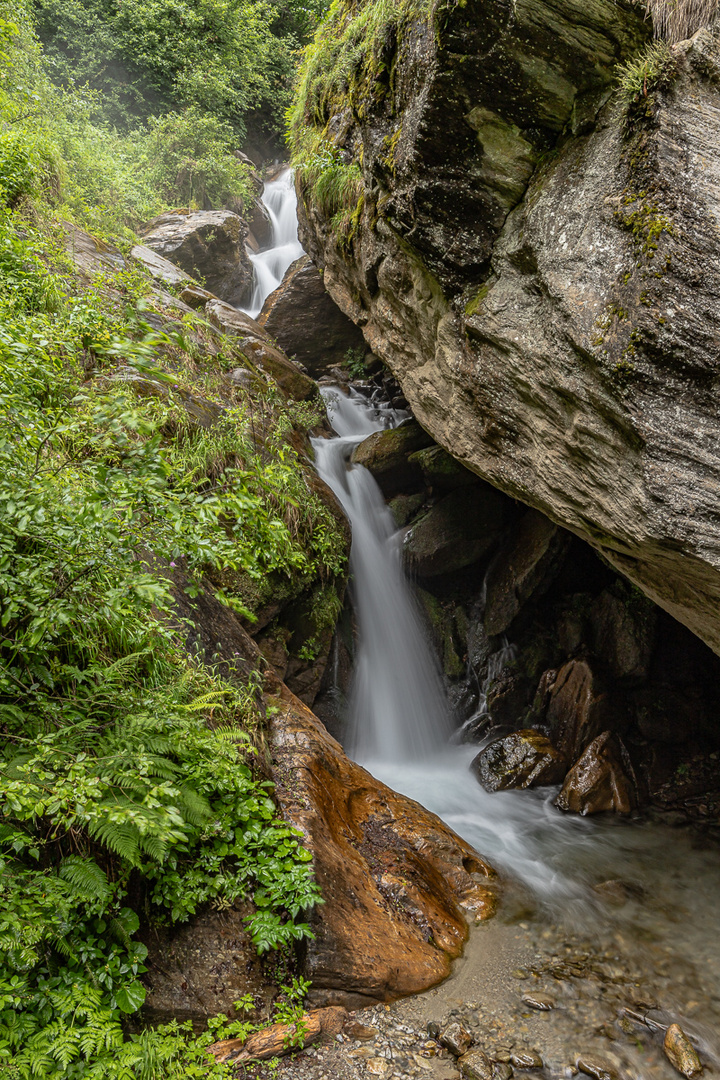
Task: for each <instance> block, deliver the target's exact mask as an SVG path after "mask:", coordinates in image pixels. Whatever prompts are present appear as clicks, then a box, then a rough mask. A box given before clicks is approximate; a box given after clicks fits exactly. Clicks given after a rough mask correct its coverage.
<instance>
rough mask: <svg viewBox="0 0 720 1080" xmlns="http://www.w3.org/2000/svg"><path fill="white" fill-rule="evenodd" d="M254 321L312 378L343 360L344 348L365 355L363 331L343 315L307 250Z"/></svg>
mask: <svg viewBox="0 0 720 1080" xmlns="http://www.w3.org/2000/svg"><path fill="white" fill-rule="evenodd" d="M258 322H259V323H260V325H261V326H263V327H264V329H265V330H266V331H267V333H268V334H269V335H270V337H271V338H272V339H273V340H274V341H275V342H276V343H277V344H278V346H279V347H280V348H281V349H282V350H283V351H284V352H286V353H287V354H288V356H292V357H294V358H295V359H296V360H298V361H299V362H300V363H301V364H304V365H305V367H306V368H307V370H308V372H309V373H310V374H311V375H313V376H314V377H315V378H319V377H320V376H321V375H323V374H325V373H326V372H327V371H328V369H329V368H330V367H332V366H333V364H340V363H342V362H343V361H344V359H345V357H346V355H347V353H348V350H352V352H353V354H359V355H360V356H363V355H364V353H365V350H366V346H365V341H364V339H363V336H362V333H361V331H360V330H359V329H358V328H357V326H355V324H354V323H353V322H351V321H350V319H348V317H347V315H344V314H343V312H342V311H341V310H340V308H339V307H338V306H337V304H336V303H335V301H334V300H333V299H332V297H331V296H330V294H329V293H328V292H327V290H326V288H325V285H324V283H323V278H322V274H321V273H320V272H319V270H318V269H317V267H316V266H315V264H314V263H313V262H312V260H311V259H310V257H309V256H308V255H303V256H302V258H300V259H297V260H296V261H295V262H294V263H293V264H292V266H290V267H289V269H288V270H287V272H286V274H285V277H284V278H283V280H282V283H281V284H280V285H279V286H278V287H277V289H275V291H274V292H272V293H270V295H269V296H268V297H267V299H266V300H265V303H264V305H263V309H262V311H261V312H260V314H259V316H258Z"/></svg>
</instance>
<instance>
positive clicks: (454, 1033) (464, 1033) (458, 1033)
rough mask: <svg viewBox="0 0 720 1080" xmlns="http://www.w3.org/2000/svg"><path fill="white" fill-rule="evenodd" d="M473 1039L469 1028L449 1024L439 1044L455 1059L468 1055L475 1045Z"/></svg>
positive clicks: (439, 1037)
mask: <svg viewBox="0 0 720 1080" xmlns="http://www.w3.org/2000/svg"><path fill="white" fill-rule="evenodd" d="M473 1041H474V1040H473V1037H472V1035H471V1034H470V1032H469V1031H468V1030H467V1028H464V1027H463V1026H462V1024H459V1023H457V1022H455V1023H453V1024H448V1025H447V1026H446V1027H444V1028H443V1029H442V1031H441V1032H440V1034H439V1036H438V1042H440V1043H441V1044H442V1046H444V1047H445V1048H446V1049H447V1050H449V1051H450V1053H451V1054H454V1055H455V1057H460V1056H461V1055H462V1054H466V1053H467V1052H468V1050H469V1049H470V1047H471V1046H472V1044H473Z"/></svg>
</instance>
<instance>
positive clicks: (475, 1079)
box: [457, 1049, 493, 1080]
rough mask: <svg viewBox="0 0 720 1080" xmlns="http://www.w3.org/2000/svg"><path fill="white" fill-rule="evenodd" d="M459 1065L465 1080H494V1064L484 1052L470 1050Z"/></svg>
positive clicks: (460, 1060)
mask: <svg viewBox="0 0 720 1080" xmlns="http://www.w3.org/2000/svg"><path fill="white" fill-rule="evenodd" d="M457 1063H458V1067H459V1069H460V1075H461V1076H462V1077H463V1078H464V1080H493V1062H492V1061H491V1059H490V1058H489V1057H488V1056H487V1054H486V1053H485V1051H484V1050H477V1049H476V1050H470V1051H469V1052H468V1053H467V1054H463V1055H462V1057H460V1058H458V1062H457Z"/></svg>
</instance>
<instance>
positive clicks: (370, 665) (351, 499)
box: [313, 388, 450, 762]
mask: <svg viewBox="0 0 720 1080" xmlns="http://www.w3.org/2000/svg"><path fill="white" fill-rule="evenodd" d="M323 396H324V397H325V401H326V403H327V405H328V415H329V417H330V422H331V424H332V426H333V428H334V429H335V431H336V432H337V434H338V438H336V439H316V440H314V444H313V445H314V448H315V456H316V467H317V470H318V472H319V474H320V476H321V477H322V478H323V480H325V482H326V483H327V484H328V485H329V486H330V487H331V488H332V490H333V491H334V493H335V495H336V496H337V498H338V500H339V501H340V504H341V505H342V507H343V509H344V510H345V513H346V514H347V516H348V518H349V520H350V524H351V525H352V534H353V540H352V551H351V555H350V569H351V573H352V577H353V597H354V602H355V610H356V614H357V619H358V630H359V645H358V653H357V658H356V664H355V675H354V679H353V685H352V689H351V692H350V708H349V729H350V730H349V733H348V738H347V740H346V743H347V748H348V750H349V751H350V753H351V754H352V756H353V757H354V758H355V759H356V760H357V761H361V762H367V761H383V762H400V761H408V760H410V761H412V760H421V759H424V758H427V757H428V756H429V755H430V754H432V752H433V751H437V750H439V749H440V747H441V746H442V745H443V744H444V743H445V742H446V741H447V737H448V734H449V731H450V716H449V708H448V705H447V702H446V700H445V695H444V692H443V688H442V683H441V681H440V672H439V668H438V664H437V661H436V659H435V657H434V656H433V653H432V651H431V649H430V647H429V644H428V642H427V640H426V637H425V634H424V631H423V626H422V621H421V616H420V612H419V610H418V608H417V605H416V602H415V600H414V597H413V595H412V592H411V590H410V586H409V584H408V582H407V580H406V578H405V574H404V571H403V566H402V553H401V549H400V543H399V538H398V536H397V530H396V528H395V524H394V522H393V519H392V515H391V513H390V511H389V510H388V508H387V506H386V505H385V501H384V499H383V496H382V492H381V491H380V488H379V487H378V485H377V484H376V483H375V480H374V479H373V477H372V475H371V474H370V473H369V472H368V470H367V469H365V468H363V467H362V466H361V465H352V464H350V462H349V458H350V455H351V453H352V450H353V448H354V447H355V446H357V445H358V443H360V442H362V440H363V439H365V438H367V436H368V435H370V434H372V432H374V431H380V430H381V429H382V428H384V427H388V426H394V425H395V424H396V423H397V421H398V419H399V418H401V417H403V416H404V415H405V414H403V413H397V412H395V411H394V410H392V409H389V408H387V407H385V408H380V409H378V408H375V407H373V406H372V405H370V404H369V403H368V402H367V399H366V398H364V397H362V396H361V395H360V394H353V393H351V395H350V396H349V397H346V396H345V395H344V394H343V393H342V392H341V391H339V390H337V389H328V388H326V389H324V390H323Z"/></svg>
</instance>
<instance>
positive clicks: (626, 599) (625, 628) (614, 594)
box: [589, 589, 657, 683]
mask: <svg viewBox="0 0 720 1080" xmlns="http://www.w3.org/2000/svg"><path fill="white" fill-rule="evenodd" d="M619 591H620V590H615V591H610V590H609V589H606V590H605V591H604V592H602V593H601V594H600V596H599V597H598V598H597V600H595V601H594V603H593V605H592V607H591V610H590V614H589V618H590V622H591V625H592V637H593V640H592V644H593V649H594V651H595V653H596V655H597V656H598V657H599V658H600V660H602V661H603V663H605V664H606V665H607V668H608V670H609V672H610V675H611V676H612V677H613V678H614V679H622V680H623V681H624V682H626V683H628V682H641V681H642V680H643V679H645V678H646V677H647V675H648V671H649V666H650V659H651V656H652V650H653V645H654V643H655V628H656V624H657V608H656V607H655V605H654V604H653V603H652V602H651V601H650V600H648V599H647V597H646V596H643V595H642V593H640V592H639V590H633V591H631V590H630V589H623V590H622V593H621V595H618V592H619Z"/></svg>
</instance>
